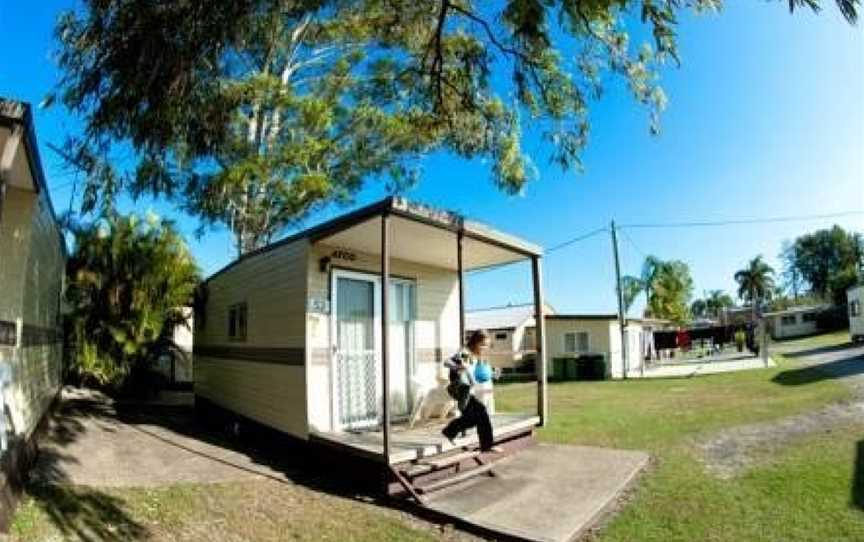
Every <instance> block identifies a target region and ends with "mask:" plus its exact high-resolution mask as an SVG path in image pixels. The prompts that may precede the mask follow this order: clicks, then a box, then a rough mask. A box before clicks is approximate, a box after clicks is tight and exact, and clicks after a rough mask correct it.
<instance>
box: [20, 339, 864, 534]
mask: <svg viewBox="0 0 864 542" xmlns="http://www.w3.org/2000/svg"><path fill="white" fill-rule="evenodd" d="M847 340H848V335H847V334H845V333H839V334H832V335H823V336H819V337H813V338H811V339H807V340H806V341H803V342H802V343H801V344H803V345H806V346H813V347H815V346H830V345H833V344H840V343H843V342H846V341H847ZM777 361H778V366H777V367H774V368H770V369H762V370H753V371H745V372H740V373H727V374H719V375H712V376H700V377H696V378H689V379H669V380H646V381H627V382H585V383H560V384H552V385H550V386H549V392H550V405H551V422H550V423H549V425H548V426H547V427H545V428H543V429H541V430H540V433H539V438H540V439H542V440H545V441H551V442H559V443H573V444H583V445H596V446H610V447H616V448H630V449H640V450H646V451H648V452H650V453H651V454H652V456H653V457H654V460H655V461H654V464H653V465H652V467H651V468H650V469H649V470H648V471H647V472H646V473H645V474H644V475H643V476H642V478H641V479H640V482H639V484H638V486H637V487H636V489H635V490H634V492H633V495H632V499H631V500H630V502H628V503H627V504H626V505H625V506H623V509H622V510H621V511H620V513H619V514H618V515H617V516H615V517H614V518H613V519H611V520H610V522H609V523H608V524H607V525H606V527H605V528H604V529H603V530H602V531H601V532H600V534H599V538H600V539H601V540H603V541H649V540H657V541H661V540H662V541H676V540H680V541H687V542H691V541H735V542H739V541H741V542H744V541H757V540H758V541H763V540H765V541H773V540H776V541H793V540H795V541H804V540H813V541H820V542H821V541H830V540H848V541H864V512H862V509H864V487H862V485H864V482H862V480H861V479H860V477H861V476H864V474H862V473H864V420H861V422H860V423H857V422H856V423H854V424H853V425H851V426H841V427H833V428H825V429H824V430H820V431H819V432H817V433H811V434H806V435H803V436H798V437H796V438H795V439H791V440H789V441H788V442H784V443H783V444H782V446H780V447H779V449H776V450H773V451H772V453H770V454H766V455H765V456H764V457H763V456H759V458H758V460H757V461H756V462H755V463H754V464H753V465H751V466H750V468H748V469H746V470H744V471H743V472H741V473H739V474H738V475H737V476H735V477H734V478H732V479H719V478H717V477H715V476H714V475H712V474H709V473H708V472H707V471H706V469H705V466H704V464H703V461H702V457H701V455H700V453H701V452H700V448H699V447H698V445H697V444H698V442H699V441H700V440H704V439H707V438H709V437H710V436H711V435H713V434H716V433H717V432H718V431H722V430H723V429H724V428H731V427H736V426H740V425H743V424H751V423H756V422H770V421H771V420H777V419H780V418H783V417H786V416H790V415H794V414H799V413H804V412H808V411H810V410H813V409H815V408H818V407H820V406H821V405H825V404H827V403H831V402H836V401H841V400H844V399H849V398H850V397H851V391H850V388H849V387H848V386H846V385H844V384H842V383H840V382H838V381H836V380H831V379H821V380H820V379H811V380H813V381H812V382H809V383H806V384H800V385H782V384H779V383H776V382H774V381H772V379H773V378H774V377H775V376H777V375H778V374H781V373H783V372H784V371H787V370H790V369H794V368H795V365H794V363H793V361H792V360H791V359H785V358H783V357H782V356H780V357H778V359H777ZM535 397H536V389H535V387H534V386H533V385H531V384H512V385H506V386H499V387H498V388H497V389H496V402H497V404H498V409H499V410H500V411H508V410H510V411H531V410H533V409H534V405H535V403H534V402H535ZM856 462H857V463H858V469H859V474H858V477H859V480H858V482H859V486H858V487H857V490H855V489H853V480H854V479H855V465H856ZM853 501H855V502H854V503H853ZM94 518H98V519H100V520H101V521H96V520H95V519H94ZM105 518H107V519H108V521H104V520H105ZM13 534H14V536H15V537H16V538H18V539H21V540H34V541H35V540H50V539H56V540H63V539H75V538H76V537H79V538H82V539H91V540H99V539H116V540H127V539H134V538H152V539H160V540H162V539H164V540H319V539H330V540H370V541H372V540H376V541H377V540H441V539H461V538H466V536H465V535H464V534H462V533H459V532H454V531H452V530H445V531H441V530H439V529H435V528H431V527H430V526H429V524H426V523H423V522H421V521H418V520H416V519H412V518H410V517H408V516H406V515H405V514H402V513H400V512H396V511H394V510H386V509H382V508H380V507H376V506H373V505H369V504H366V503H363V502H359V501H356V500H352V499H345V498H340V497H336V496H333V495H329V494H326V493H322V492H319V491H315V490H312V489H309V488H306V487H302V486H298V485H292V484H288V485H286V484H278V483H275V482H269V481H267V482H247V483H235V484H216V485H184V486H174V487H168V488H160V489H123V490H98V491H97V490H89V489H86V488H73V489H47V490H46V489H43V490H37V491H33V493H32V494H31V496H30V497H29V498H28V499H27V500H26V502H25V504H24V505H23V506H22V507H21V508H20V510H19V512H18V514H17V515H16V518H15V522H14V526H13ZM94 535H95V536H94Z"/></svg>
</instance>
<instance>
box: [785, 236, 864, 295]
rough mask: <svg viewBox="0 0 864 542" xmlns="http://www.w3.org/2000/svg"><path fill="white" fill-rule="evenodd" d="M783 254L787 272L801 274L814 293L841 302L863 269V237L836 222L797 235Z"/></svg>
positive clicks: (791, 274) (802, 279) (793, 274)
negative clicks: (835, 223) (828, 226)
mask: <svg viewBox="0 0 864 542" xmlns="http://www.w3.org/2000/svg"><path fill="white" fill-rule="evenodd" d="M781 256H782V259H783V260H784V262H785V265H786V270H785V273H784V274H785V275H786V276H788V277H795V278H796V279H797V278H800V280H801V281H802V282H803V283H804V285H806V286H807V287H808V289H809V291H810V293H811V294H815V295H816V296H818V297H821V298H822V299H826V300H827V299H830V300H832V301H833V302H835V303H838V304H842V303H845V302H846V290H847V289H848V288H849V287H850V286H852V285H854V284H855V283H856V282H857V281H858V279H859V278H861V276H859V275H861V273H862V272H864V237H862V236H861V234H860V233H854V232H848V231H846V230H844V229H843V228H841V227H840V226H836V225H835V226H834V227H832V228H828V229H823V230H818V231H815V232H813V233H808V234H806V235H802V236H800V237H798V238H797V239H795V241H794V242H793V243H791V244H789V245H787V246H786V247H785V248H784V250H783V254H782V255H781ZM796 286H797V285H796Z"/></svg>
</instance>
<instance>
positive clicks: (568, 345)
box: [564, 331, 589, 354]
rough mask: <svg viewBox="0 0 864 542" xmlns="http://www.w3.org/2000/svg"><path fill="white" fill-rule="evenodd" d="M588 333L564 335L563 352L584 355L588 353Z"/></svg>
mask: <svg viewBox="0 0 864 542" xmlns="http://www.w3.org/2000/svg"><path fill="white" fill-rule="evenodd" d="M588 350H589V344H588V332H587V331H579V332H575V333H565V334H564V352H566V353H568V354H584V353H586V352H588Z"/></svg>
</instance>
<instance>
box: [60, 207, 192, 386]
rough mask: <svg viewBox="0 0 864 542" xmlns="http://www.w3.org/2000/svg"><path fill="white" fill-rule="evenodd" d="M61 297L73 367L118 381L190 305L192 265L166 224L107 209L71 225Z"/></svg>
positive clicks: (142, 362) (148, 355)
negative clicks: (106, 212) (66, 312)
mask: <svg viewBox="0 0 864 542" xmlns="http://www.w3.org/2000/svg"><path fill="white" fill-rule="evenodd" d="M70 230H71V232H72V233H73V234H74V236H75V248H74V250H73V252H72V254H71V255H70V258H69V260H68V262H67V267H66V274H67V284H68V287H67V289H66V301H67V304H68V306H69V325H70V337H69V338H70V342H71V344H72V347H73V348H74V352H75V356H74V359H73V363H74V370H75V371H76V372H77V373H78V375H79V376H80V377H82V378H85V379H93V380H96V381H98V382H100V383H115V384H119V383H122V382H123V381H124V380H125V378H126V377H127V376H128V375H129V373H130V371H132V370H133V369H135V368H136V367H142V368H143V367H145V366H146V364H148V363H150V362H152V361H153V359H154V357H155V356H156V355H158V352H159V351H160V349H161V348H163V347H164V346H166V343H167V341H168V338H169V337H170V334H171V332H172V331H173V330H174V328H175V327H176V326H177V325H180V324H185V323H186V316H185V314H184V312H183V307H184V306H188V305H189V304H190V303H192V300H193V293H194V290H195V288H196V287H197V285H198V283H199V272H198V267H197V266H196V265H195V261H194V260H193V258H192V255H191V254H190V253H189V250H188V248H187V247H186V244H185V242H184V241H183V239H182V237H180V235H179V234H178V233H177V232H176V230H175V229H174V228H173V227H172V225H171V224H170V223H168V222H163V221H161V220H159V219H157V218H155V217H151V218H150V219H148V220H147V221H141V220H139V219H138V218H137V217H136V216H134V215H131V216H119V215H109V216H105V217H104V218H102V219H100V220H97V221H96V222H94V223H89V224H81V225H73V224H70Z"/></svg>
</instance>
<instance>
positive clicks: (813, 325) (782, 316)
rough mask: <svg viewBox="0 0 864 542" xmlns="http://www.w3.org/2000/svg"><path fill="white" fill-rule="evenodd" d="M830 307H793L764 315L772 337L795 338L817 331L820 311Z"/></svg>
mask: <svg viewBox="0 0 864 542" xmlns="http://www.w3.org/2000/svg"><path fill="white" fill-rule="evenodd" d="M828 308H830V307H829V306H828V305H821V306H816V307H792V308H789V309H786V310H782V311H774V312H766V313H765V314H764V315H763V316H764V317H765V321H766V322H767V324H768V330H769V331H770V333H771V338H772V339H793V338H795V337H804V336H807V335H813V334H814V333H817V332H818V331H819V325H818V320H819V313H820V312H822V311H824V310H826V309H828Z"/></svg>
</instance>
